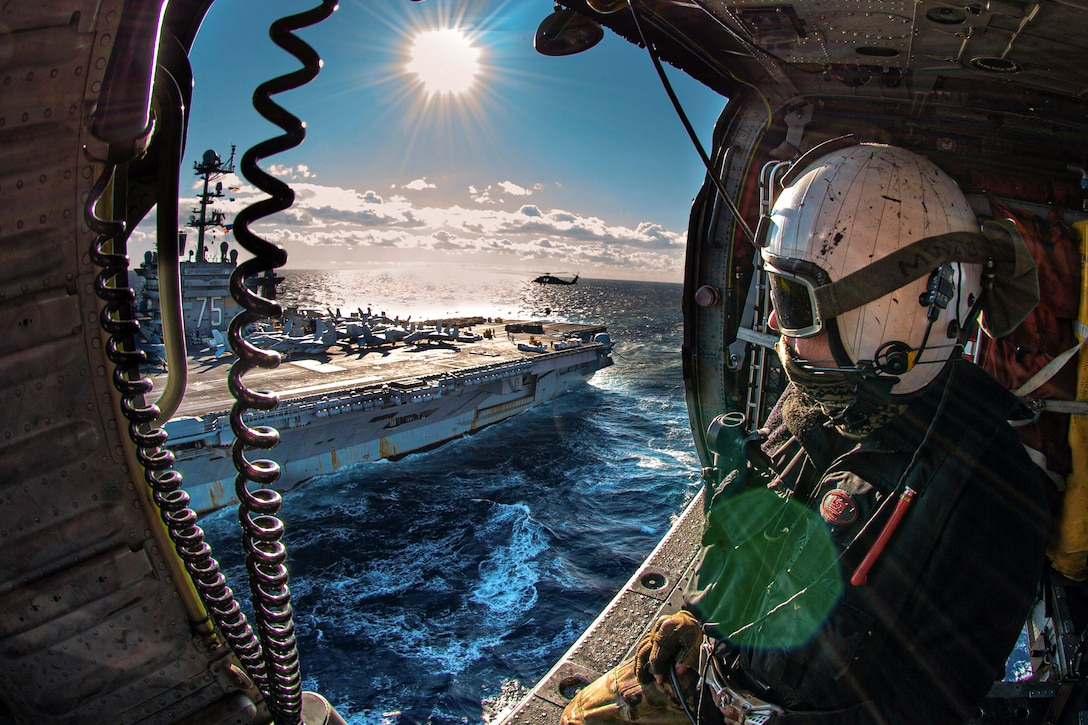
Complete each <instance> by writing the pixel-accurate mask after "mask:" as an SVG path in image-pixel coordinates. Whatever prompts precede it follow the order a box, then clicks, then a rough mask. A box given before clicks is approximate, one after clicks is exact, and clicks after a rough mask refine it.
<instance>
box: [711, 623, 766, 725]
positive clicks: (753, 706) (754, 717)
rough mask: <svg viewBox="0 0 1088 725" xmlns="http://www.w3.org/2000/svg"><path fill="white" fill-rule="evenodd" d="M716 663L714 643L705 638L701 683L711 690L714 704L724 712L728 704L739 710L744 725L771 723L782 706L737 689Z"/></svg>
mask: <svg viewBox="0 0 1088 725" xmlns="http://www.w3.org/2000/svg"><path fill="white" fill-rule="evenodd" d="M714 664H715V663H714V645H713V644H712V643H711V642H710V640H709V639H705V638H704V639H703V643H702V645H700V647H699V685H700V686H701V687H702V686H705V687H706V688H707V689H708V690H709V691H710V697H711V699H712V700H713V702H714V706H715V707H717V708H718V709H719V710H722V711H723V713H724V709H723V708H725V707H726V706H729V707H732V708H735V709H736V710H739V711H740V713H741V715H742V718H743V719H742V720H741V722H743V723H744V725H771V723H773V722H774V721H775V719H776V718H777V717H778V714H779V713H781V712H782V708H780V707H778V706H777V705H772V704H771V703H769V702H766V701H765V700H761V699H759V698H758V697H756V696H754V695H752V694H751V693H750V692H745V691H744V690H740V689H737V688H736V687H734V686H733V685H732V683H730V682H729V680H728V679H727V678H725V677H724V676H722V675H721V674H720V673H719V672H718V670H717V668H716V667H715V666H714Z"/></svg>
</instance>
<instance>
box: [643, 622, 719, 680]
mask: <svg viewBox="0 0 1088 725" xmlns="http://www.w3.org/2000/svg"><path fill="white" fill-rule="evenodd" d="M702 641H703V630H702V629H701V628H700V627H699V622H698V621H696V619H695V617H693V616H692V614H691V612H688V611H686V610H681V611H679V612H676V613H675V614H669V615H666V616H664V617H660V618H659V619H658V620H657V621H656V622H655V623H654V626H653V627H651V628H650V631H649V632H647V633H646V634H645V635H643V637H642V639H641V640H639V643H638V647H637V649H636V650H635V676H636V677H637V678H638V681H639V682H648V681H649V679H650V678H651V677H653V679H654V680H656V681H657V682H658V684H660V683H663V682H664V681H665V678H666V677H667V676H668V675H669V668H671V667H675V668H676V672H677V674H683V673H684V672H685V671H686V670H687V669H688V668H689V667H690V668H694V669H698V667H699V645H700V644H702Z"/></svg>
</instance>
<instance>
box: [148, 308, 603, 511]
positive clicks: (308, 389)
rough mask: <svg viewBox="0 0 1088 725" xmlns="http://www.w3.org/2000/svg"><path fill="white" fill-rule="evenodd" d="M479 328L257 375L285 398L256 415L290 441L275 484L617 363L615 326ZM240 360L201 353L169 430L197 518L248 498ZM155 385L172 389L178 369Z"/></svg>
mask: <svg viewBox="0 0 1088 725" xmlns="http://www.w3.org/2000/svg"><path fill="white" fill-rule="evenodd" d="M479 327H480V328H481V329H482V330H483V332H478V333H477V335H478V336H479V339H476V338H477V335H473V336H472V339H473V341H472V342H456V343H454V342H448V343H440V344H434V343H430V342H427V343H423V344H413V343H401V344H397V345H393V346H381V347H366V346H353V347H352V346H343V347H337V348H336V349H330V350H329V351H328V352H326V353H324V354H321V355H306V356H299V357H296V358H294V359H290V360H288V361H285V362H283V363H282V364H281V365H280V366H279V367H278V368H276V369H274V370H259V369H258V370H253V371H250V372H249V373H247V374H246V376H245V381H246V384H247V385H248V386H249V387H252V388H256V389H262V390H271V391H274V392H275V393H276V394H277V395H278V396H279V398H280V404H279V405H278V406H277V408H276V409H275V410H273V411H269V412H265V413H259V412H256V411H254V412H253V413H252V414H247V415H246V417H245V419H246V421H247V423H249V424H250V425H270V426H274V427H275V428H276V429H278V430H279V432H280V443H279V445H277V446H276V447H275V448H273V449H271V450H270V451H267V452H260V453H259V457H265V458H270V459H272V460H275V461H276V462H278V463H279V464H280V468H281V471H282V475H281V478H280V480H279V481H278V482H277V483H276V484H275V488H277V489H278V490H289V489H290V488H292V487H294V486H296V485H297V484H299V483H300V482H302V481H305V480H306V479H308V478H311V477H313V476H316V475H319V474H323V473H330V472H332V471H335V470H337V469H339V468H342V467H344V466H348V465H351V464H353V463H359V462H363V461H375V460H378V459H382V458H388V459H396V458H399V457H401V456H404V455H406V454H408V453H412V452H414V451H421V450H425V449H428V448H431V447H434V446H437V445H439V444H441V443H443V442H446V441H449V440H452V439H454V438H458V437H460V436H463V435H466V434H469V433H474V432H476V431H478V430H480V429H482V428H485V427H487V426H489V425H493V424H495V423H498V422H500V421H504V420H506V419H508V418H510V417H511V416H513V415H516V414H517V413H520V412H522V411H524V410H527V409H529V408H531V407H533V406H534V405H538V404H540V403H544V402H546V401H549V400H552V399H554V398H556V397H558V396H559V395H562V394H563V393H565V392H567V391H569V390H570V389H572V388H574V387H575V386H577V385H580V384H583V383H584V382H585V381H586V380H588V379H589V378H590V377H591V376H592V375H593V374H594V373H595V372H597V371H598V370H600V369H602V368H604V367H607V366H609V365H611V364H612V358H611V350H612V344H611V340H610V339H609V337H608V334H607V332H606V329H605V327H603V326H594V325H576V324H568V323H558V322H547V321H543V322H542V321H524V320H523V321H505V322H496V323H490V324H486V323H485V324H483V325H480V326H479ZM234 359H235V358H234V357H233V356H231V355H221V356H220V357H219V358H215V357H213V355H212V354H211V353H210V352H209V353H207V354H205V355H204V356H203V357H193V358H190V364H189V371H188V378H189V387H188V390H187V392H186V395H185V399H184V401H183V402H182V404H181V406H180V407H179V408H178V410H177V411H176V413H175V414H174V417H173V418H172V419H171V420H170V421H168V422H167V423H166V429H167V431H168V433H169V436H170V437H169V440H168V445H169V446H170V448H171V449H172V450H173V451H174V453H175V456H176V462H175V468H176V470H178V471H179V472H180V473H181V474H182V476H183V480H184V484H183V486H184V488H185V490H186V491H187V492H188V494H189V496H190V498H191V503H190V506H191V508H193V509H194V510H195V511H197V512H206V511H210V510H213V509H216V508H220V507H222V506H226V505H229V504H231V503H232V502H234V501H235V500H236V497H235V493H234V479H235V476H236V471H235V469H234V464H233V461H232V459H231V445H232V444H233V442H234V439H235V436H234V434H233V432H232V430H231V426H230V420H229V413H230V407H231V405H232V403H233V400H232V398H231V396H230V393H229V391H228V390H227V386H226V373H227V371H228V368H229V366H230V365H231V363H233V362H234ZM152 379H153V380H155V382H156V391H158V390H161V389H162V387H163V385H164V384H165V380H166V374H160V375H155V376H152ZM247 455H248V456H249V457H250V458H251V459H252V458H254V457H258V454H257V452H254V453H252V454H247Z"/></svg>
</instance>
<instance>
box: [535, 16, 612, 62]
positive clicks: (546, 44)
mask: <svg viewBox="0 0 1088 725" xmlns="http://www.w3.org/2000/svg"><path fill="white" fill-rule="evenodd" d="M603 37H604V29H603V28H601V26H600V24H599V23H597V22H596V21H595V20H593V19H592V18H587V17H586V16H585V15H579V14H578V13H576V12H574V11H573V10H563V9H562V8H561V7H560V6H559V5H556V6H555V12H553V13H552V14H551V15H549V16H548V17H546V18H544V22H542V23H541V24H540V27H539V28H537V31H536V37H535V38H533V47H534V48H536V52H538V53H540V54H541V55H550V56H563V55H574V54H576V53H581V52H582V51H583V50H589V49H590V48H592V47H593V46H595V45H596V44H597V43H599V42H601V38H603Z"/></svg>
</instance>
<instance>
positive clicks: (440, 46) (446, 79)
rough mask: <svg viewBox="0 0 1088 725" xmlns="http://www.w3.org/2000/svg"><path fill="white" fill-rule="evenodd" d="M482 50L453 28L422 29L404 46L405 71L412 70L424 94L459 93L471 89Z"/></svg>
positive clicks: (477, 70) (478, 70) (477, 73)
mask: <svg viewBox="0 0 1088 725" xmlns="http://www.w3.org/2000/svg"><path fill="white" fill-rule="evenodd" d="M481 55H482V51H481V50H480V48H477V47H476V46H475V45H473V44H472V40H471V39H470V38H469V37H468V36H467V35H465V33H464V32H463V31H461V30H458V29H457V28H444V29H439V30H424V31H421V32H419V33H417V34H416V35H415V36H414V37H413V38H412V39H411V41H410V45H409V47H408V57H409V60H408V65H407V67H406V69H407V71H408V72H409V73H414V74H415V75H416V77H417V78H418V80H419V82H420V83H422V84H423V90H424V92H426V94H427V95H428V96H433V95H437V94H444V95H451V96H459V95H462V94H465V93H468V92H469V91H470V90H472V88H473V86H474V85H475V83H476V79H477V77H478V76H479V75H480V57H481Z"/></svg>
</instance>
